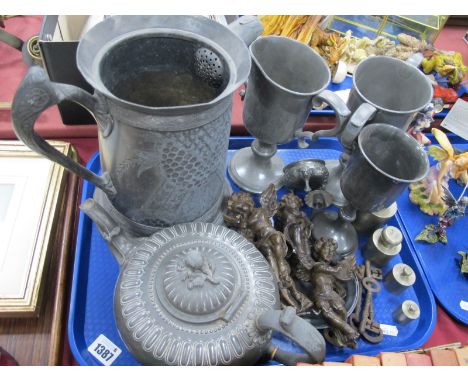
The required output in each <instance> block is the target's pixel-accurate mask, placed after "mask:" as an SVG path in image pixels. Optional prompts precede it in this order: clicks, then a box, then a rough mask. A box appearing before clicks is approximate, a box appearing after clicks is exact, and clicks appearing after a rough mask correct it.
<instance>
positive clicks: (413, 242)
mask: <svg viewBox="0 0 468 382" xmlns="http://www.w3.org/2000/svg"><path fill="white" fill-rule="evenodd" d="M453 136H454V137H456V138H459V139H461V140H462V141H463V142H459V141H458V139H455V140H456V141H458V142H453V141H452V139H451V138H453V137H452V136H449V139H450V141H451V142H450V143H452V144H453V145H468V141H466V140H464V139H463V138H460V137H458V136H456V135H453ZM434 141H435V139H433V136H432V137H431V142H434ZM434 143H437V141H435V142H434ZM437 145H438V144H437ZM438 146H440V145H438ZM405 195H406V193H405ZM398 214H399V215H400V218H401V221H402V224H403V228H404V229H405V232H406V233H407V234H408V236H409V232H410V231H409V229H408V224H407V223H405V219H403V217H402V216H401V214H400V211H398ZM409 241H410V243H411V246H412V249H413V251H414V253H415V254H416V257H417V259H418V263H419V264H420V266H421V268H422V270H423V272H424V276H425V278H426V280H427V282H428V284H429V287H430V288H431V291H432V294H433V295H434V297H435V298H436V299H437V301H438V302H439V304H440V305H441V306H442V307H443V308H444V310H445V311H446V312H447V313H448V314H449V315H450V316H451V317H452V318H453V319H455V320H457V321H458V322H460V323H462V324H464V325H468V319H465V318H463V317H461V316H460V315H459V314H458V313H457V312H455V313H454V312H453V311H452V308H449V307H447V302H446V300H445V299H441V298H440V297H439V294H438V293H437V292H436V291H437V290H439V288H434V286H433V285H434V282H433V281H432V277H431V275H430V270H429V269H426V268H427V266H426V265H425V264H426V263H425V261H424V257H423V255H422V253H421V252H420V251H419V250H418V248H417V243H416V240H414V239H412V238H411V237H410V239H409Z"/></svg>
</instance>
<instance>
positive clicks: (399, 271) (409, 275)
mask: <svg viewBox="0 0 468 382" xmlns="http://www.w3.org/2000/svg"><path fill="white" fill-rule="evenodd" d="M415 282H416V274H415V273H414V271H413V269H412V268H411V267H410V266H409V265H406V264H403V263H399V264H395V266H394V267H393V268H392V270H391V271H389V272H388V273H387V274H386V275H385V277H384V285H385V288H386V289H387V290H388V291H390V292H392V293H394V294H401V293H402V292H403V291H404V290H405V289H406V288H409V287H410V286H412V285H413V284H414V283H415Z"/></svg>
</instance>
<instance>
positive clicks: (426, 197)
mask: <svg viewBox="0 0 468 382" xmlns="http://www.w3.org/2000/svg"><path fill="white" fill-rule="evenodd" d="M432 133H433V134H434V137H435V138H436V140H437V141H438V142H439V144H440V146H441V147H438V146H430V147H429V148H428V153H429V155H431V156H432V157H433V158H434V159H435V160H436V161H438V162H439V163H437V164H436V165H434V166H432V167H431V168H430V170H429V173H428V175H427V176H426V177H425V178H424V179H422V180H420V181H419V182H415V183H413V184H411V185H410V195H409V198H410V200H411V201H412V202H413V203H415V204H418V205H419V208H420V209H421V211H422V212H424V213H426V214H428V215H442V214H443V213H444V212H445V211H446V210H447V208H448V205H447V204H446V202H445V201H444V195H445V192H444V187H445V188H448V182H449V180H450V178H453V179H456V180H458V181H460V182H461V183H462V184H466V183H468V152H464V153H459V154H456V153H455V150H454V148H453V147H452V144H451V143H450V141H449V140H448V138H447V135H445V133H443V132H442V131H440V130H438V129H432Z"/></svg>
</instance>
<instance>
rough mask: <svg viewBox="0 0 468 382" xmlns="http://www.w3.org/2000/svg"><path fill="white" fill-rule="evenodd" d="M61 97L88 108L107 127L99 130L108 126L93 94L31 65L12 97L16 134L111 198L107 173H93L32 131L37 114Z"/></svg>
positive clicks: (33, 148)
mask: <svg viewBox="0 0 468 382" xmlns="http://www.w3.org/2000/svg"><path fill="white" fill-rule="evenodd" d="M63 100H70V101H73V102H76V103H78V104H80V105H81V106H83V107H84V108H85V109H87V110H89V111H90V112H91V113H92V114H93V115H94V117H95V118H96V120H99V121H100V122H102V123H103V124H104V125H105V126H106V128H107V130H106V128H103V127H101V128H103V131H102V132H103V134H105V133H106V131H108V130H109V124H111V123H112V120H111V117H110V116H109V114H107V112H106V111H105V110H103V106H102V104H101V103H100V101H99V100H98V99H97V97H94V96H92V95H91V94H89V93H87V92H85V91H84V90H82V89H80V88H78V87H76V86H72V85H66V84H58V83H52V82H51V81H50V80H49V79H48V77H47V74H46V73H45V71H44V69H42V68H40V67H38V66H33V67H31V68H30V69H29V70H28V72H27V73H26V76H25V77H24V79H23V81H22V82H21V84H20V86H19V87H18V90H17V91H16V94H15V98H14V99H13V105H12V119H13V127H14V130H15V133H16V135H17V136H18V138H20V139H21V140H22V141H23V142H24V143H25V144H26V146H28V147H29V148H31V149H32V150H34V151H36V152H37V153H39V154H41V155H43V156H45V157H47V158H48V159H50V160H52V161H54V162H57V163H59V164H60V165H62V166H63V167H65V168H67V169H68V170H70V171H72V172H74V173H75V174H77V175H78V176H80V177H82V178H84V179H86V180H88V181H90V182H92V183H94V184H95V185H96V187H99V188H100V189H102V190H103V191H104V192H105V193H106V194H107V195H108V196H109V198H110V199H113V198H114V196H115V194H116V191H115V188H114V185H113V184H112V181H111V179H110V177H109V174H108V173H103V174H102V176H98V175H96V174H94V173H93V172H91V171H89V170H88V169H86V168H85V167H83V166H81V165H80V164H79V163H77V162H75V161H73V160H72V159H70V158H68V157H66V156H65V155H63V154H62V153H60V152H59V151H57V150H55V149H54V148H53V147H52V146H51V145H49V144H48V143H47V142H46V141H45V140H44V139H43V138H41V137H40V136H39V135H37V134H36V132H35V131H34V123H35V122H36V120H37V118H38V117H39V115H40V114H41V113H42V112H43V111H44V110H46V109H47V108H49V107H50V106H53V105H56V104H58V103H59V102H61V101H63Z"/></svg>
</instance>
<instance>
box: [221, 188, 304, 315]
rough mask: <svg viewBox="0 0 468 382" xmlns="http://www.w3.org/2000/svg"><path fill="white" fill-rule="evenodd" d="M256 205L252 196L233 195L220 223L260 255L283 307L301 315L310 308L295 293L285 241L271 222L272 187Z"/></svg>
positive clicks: (272, 210) (238, 193)
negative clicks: (259, 205) (273, 277)
mask: <svg viewBox="0 0 468 382" xmlns="http://www.w3.org/2000/svg"><path fill="white" fill-rule="evenodd" d="M260 204H261V207H260V208H257V207H255V202H254V200H253V198H252V196H251V195H250V194H249V193H247V192H237V193H234V194H232V195H231V196H230V197H229V199H228V202H227V210H226V212H225V214H224V221H225V222H226V224H227V226H228V227H233V228H235V229H237V230H239V232H240V233H241V234H243V235H244V236H245V237H246V238H247V239H248V240H250V241H251V242H252V243H254V244H255V246H256V247H257V248H258V249H259V250H260V252H261V253H263V255H264V256H265V258H266V259H267V261H268V262H269V263H270V265H271V267H272V269H273V273H274V275H275V277H276V280H277V282H278V286H279V290H280V295H281V298H282V301H283V303H284V304H285V305H289V306H293V307H295V308H296V310H297V311H298V312H303V311H305V310H307V309H308V308H310V306H311V305H312V302H311V301H310V300H309V298H308V297H307V296H306V295H305V294H303V293H301V292H300V291H299V290H298V289H297V287H296V285H295V282H294V280H293V279H292V277H291V267H290V266H289V264H288V262H287V261H286V256H287V254H288V246H287V244H286V239H285V237H284V235H283V234H282V233H281V232H279V231H277V230H276V229H275V228H274V227H273V225H272V222H271V220H272V217H273V215H274V214H275V213H276V210H277V208H278V203H277V202H276V189H275V186H274V185H273V184H270V186H269V187H268V188H267V189H266V190H265V191H264V192H263V193H262V194H261V196H260Z"/></svg>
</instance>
